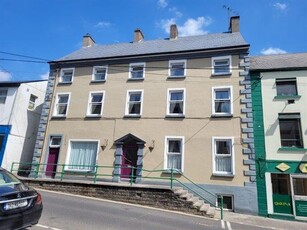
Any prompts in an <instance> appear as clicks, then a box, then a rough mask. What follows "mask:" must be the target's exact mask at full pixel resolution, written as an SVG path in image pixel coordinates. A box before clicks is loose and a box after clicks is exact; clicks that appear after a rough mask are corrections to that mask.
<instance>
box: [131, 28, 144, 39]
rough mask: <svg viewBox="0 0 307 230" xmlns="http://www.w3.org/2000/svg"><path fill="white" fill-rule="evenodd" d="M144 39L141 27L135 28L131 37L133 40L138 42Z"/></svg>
mask: <svg viewBox="0 0 307 230" xmlns="http://www.w3.org/2000/svg"><path fill="white" fill-rule="evenodd" d="M142 40H144V35H143V33H142V31H141V29H136V30H134V39H133V42H140V41H142Z"/></svg>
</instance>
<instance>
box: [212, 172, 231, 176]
mask: <svg viewBox="0 0 307 230" xmlns="http://www.w3.org/2000/svg"><path fill="white" fill-rule="evenodd" d="M212 176H218V177H234V176H235V175H234V174H225V173H218V172H215V173H212Z"/></svg>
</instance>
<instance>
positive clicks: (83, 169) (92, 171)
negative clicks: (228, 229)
mask: <svg viewBox="0 0 307 230" xmlns="http://www.w3.org/2000/svg"><path fill="white" fill-rule="evenodd" d="M15 165H19V169H15V167H14V166H15ZM47 165H49V166H50V165H51V166H57V169H58V167H59V168H60V169H61V170H60V171H59V170H56V171H46V170H45V167H46V166H47ZM20 166H26V168H31V170H30V175H31V176H32V177H34V178H35V179H37V178H38V175H39V174H40V173H52V174H54V175H56V174H59V175H60V181H63V180H64V176H65V175H81V176H82V175H84V174H85V173H86V175H92V176H93V182H94V183H97V180H98V179H99V177H113V176H114V175H113V173H110V174H108V173H99V169H113V170H114V169H115V168H120V169H128V168H129V169H130V170H131V173H130V176H129V177H127V179H130V186H132V185H133V182H134V181H135V180H136V179H137V178H138V175H134V172H135V170H137V169H140V168H137V167H134V166H107V165H94V166H93V165H78V164H49V163H48V164H47V163H32V162H31V163H29V162H13V163H12V166H11V172H12V173H13V172H14V171H17V172H29V170H28V169H27V170H22V169H20ZM69 168H71V169H69ZM40 169H42V170H40ZM140 170H141V171H142V172H148V173H163V174H164V173H167V174H169V175H170V177H161V176H159V177H155V176H144V175H142V177H141V178H142V179H147V178H149V179H155V180H166V181H170V188H171V189H173V188H174V182H177V183H178V184H180V185H181V186H182V187H184V188H185V189H187V190H188V191H190V192H192V193H194V194H195V195H197V196H199V197H200V198H201V199H203V200H204V201H206V202H208V203H209V204H210V205H212V206H213V207H215V208H219V209H220V210H221V219H223V214H224V211H223V206H224V204H223V203H224V202H223V196H222V195H220V199H221V206H220V207H218V205H217V204H215V203H213V202H212V201H211V200H210V199H208V198H206V197H204V196H203V195H202V194H200V193H199V192H198V191H196V190H195V189H193V188H192V186H188V185H187V183H184V182H182V181H180V180H179V179H177V178H176V177H175V176H176V175H180V176H181V177H182V179H185V180H186V181H187V182H188V183H190V184H191V185H193V186H194V187H196V188H198V189H200V190H201V191H202V192H204V193H205V194H206V195H207V196H209V197H210V198H211V199H214V200H217V198H218V196H217V195H215V194H213V193H211V192H209V191H207V190H206V189H204V188H203V187H201V186H200V185H198V184H196V183H194V182H193V181H192V180H191V179H189V178H188V177H186V176H185V175H184V174H183V173H182V172H181V171H179V170H177V169H169V170H147V169H144V168H141V169H140ZM118 176H121V174H119V175H118Z"/></svg>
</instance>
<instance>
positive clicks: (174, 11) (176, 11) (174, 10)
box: [168, 7, 182, 18]
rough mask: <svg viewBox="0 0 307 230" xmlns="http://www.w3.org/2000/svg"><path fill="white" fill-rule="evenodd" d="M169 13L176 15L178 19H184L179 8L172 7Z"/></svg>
mask: <svg viewBox="0 0 307 230" xmlns="http://www.w3.org/2000/svg"><path fill="white" fill-rule="evenodd" d="M168 10H169V12H171V13H174V14H175V15H176V18H180V17H182V13H181V12H180V11H179V10H178V9H177V7H172V8H169V9H168Z"/></svg>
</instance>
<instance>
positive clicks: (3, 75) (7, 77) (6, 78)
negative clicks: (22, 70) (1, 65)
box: [0, 70, 12, 81]
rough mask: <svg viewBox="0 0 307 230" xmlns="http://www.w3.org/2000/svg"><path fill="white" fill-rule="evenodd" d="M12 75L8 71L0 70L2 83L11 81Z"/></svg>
mask: <svg viewBox="0 0 307 230" xmlns="http://www.w3.org/2000/svg"><path fill="white" fill-rule="evenodd" d="M11 79H12V75H11V74H10V73H8V72H6V71H3V70H0V81H10V80H11Z"/></svg>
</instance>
